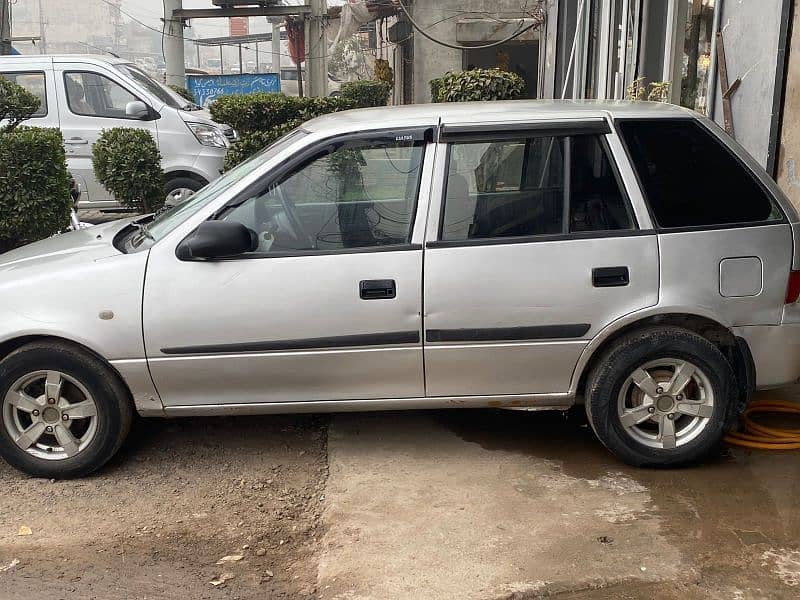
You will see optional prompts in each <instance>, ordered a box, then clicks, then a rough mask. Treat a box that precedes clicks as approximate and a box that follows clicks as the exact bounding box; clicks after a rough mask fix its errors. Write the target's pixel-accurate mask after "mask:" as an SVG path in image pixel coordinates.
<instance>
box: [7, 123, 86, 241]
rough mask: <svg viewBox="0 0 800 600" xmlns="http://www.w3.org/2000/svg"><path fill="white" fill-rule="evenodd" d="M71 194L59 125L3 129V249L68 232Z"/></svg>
mask: <svg viewBox="0 0 800 600" xmlns="http://www.w3.org/2000/svg"><path fill="white" fill-rule="evenodd" d="M71 207H72V198H71V197H70V195H69V174H68V173H67V162H66V156H65V154H64V139H63V137H62V136H61V132H60V131H59V130H58V129H38V128H33V127H20V128H18V129H16V130H15V131H13V132H11V133H2V134H0V252H6V251H7V250H11V249H13V248H17V247H19V246H23V245H25V244H27V243H30V242H34V241H36V240H40V239H43V238H47V237H50V236H51V235H54V234H56V233H58V232H60V231H63V230H64V229H65V228H66V227H67V225H69V215H70V209H71Z"/></svg>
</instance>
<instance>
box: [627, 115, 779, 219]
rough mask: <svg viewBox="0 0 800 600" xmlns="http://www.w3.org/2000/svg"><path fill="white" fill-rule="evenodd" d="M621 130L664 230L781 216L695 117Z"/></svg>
mask: <svg viewBox="0 0 800 600" xmlns="http://www.w3.org/2000/svg"><path fill="white" fill-rule="evenodd" d="M619 130H620V133H621V134H622V137H623V139H624V141H625V144H626V145H627V147H628V152H629V154H630V157H631V161H632V162H633V165H634V167H635V169H636V172H637V173H638V175H639V181H640V182H641V184H642V188H643V192H644V194H645V197H646V198H647V201H648V203H649V205H650V209H651V210H652V212H653V216H654V217H655V220H656V223H658V225H659V226H661V227H697V226H713V225H727V224H732V223H757V222H763V221H774V220H780V219H781V218H782V216H781V213H780V210H779V209H778V208H777V207H776V206H775V204H774V202H773V200H772V198H771V197H770V195H769V194H768V192H767V191H766V190H765V189H764V188H763V187H762V186H761V185H760V184H759V182H758V181H757V180H756V178H755V176H754V174H753V173H751V172H750V171H749V170H748V169H747V167H745V166H744V164H742V163H741V162H739V161H738V160H737V159H736V158H735V156H734V155H733V154H732V153H731V152H730V151H729V150H728V149H727V148H725V146H724V145H723V144H722V142H721V141H720V140H718V139H717V138H716V136H714V134H712V133H711V132H710V131H708V130H707V129H705V128H704V127H703V126H702V125H700V124H699V123H698V122H696V121H695V120H694V119H680V120H677V119H673V120H665V119H658V120H650V121H638V120H624V121H620V122H619Z"/></svg>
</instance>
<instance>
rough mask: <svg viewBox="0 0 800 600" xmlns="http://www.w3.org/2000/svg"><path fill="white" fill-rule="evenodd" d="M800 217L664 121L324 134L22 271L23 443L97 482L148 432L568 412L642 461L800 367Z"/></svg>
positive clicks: (580, 120) (574, 110) (426, 113)
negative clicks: (344, 415) (236, 421)
mask: <svg viewBox="0 0 800 600" xmlns="http://www.w3.org/2000/svg"><path fill="white" fill-rule="evenodd" d="M799 233H800V225H799V224H798V215H797V213H796V212H795V210H794V208H793V207H792V205H791V204H790V203H789V202H788V201H787V199H786V198H785V197H784V196H783V194H782V193H781V192H780V191H779V189H778V188H777V187H776V185H775V184H774V182H772V181H771V180H770V178H769V177H768V176H767V174H766V173H765V172H764V171H763V170H762V169H761V168H760V167H759V166H758V165H757V164H756V163H755V161H754V160H753V159H752V158H751V157H749V156H748V155H747V153H746V152H745V151H744V150H743V149H742V148H741V147H740V146H738V145H737V144H736V143H735V142H733V141H732V140H730V139H729V138H728V137H726V136H725V135H724V134H723V133H721V132H720V131H719V130H718V128H717V127H716V126H715V125H714V124H713V123H711V122H709V121H707V120H704V119H702V118H700V117H698V116H697V115H696V114H694V113H691V112H688V111H684V110H682V109H680V108H676V107H673V106H666V105H653V104H647V103H634V104H628V103H609V104H597V103H573V102H566V103H565V102H527V101H524V102H522V101H520V102H510V103H505V102H496V103H485V104H454V105H431V106H410V107H391V108H381V109H367V110H360V111H351V112H345V113H338V114H336V115H330V116H326V117H322V118H319V119H315V120H313V121H310V122H308V123H306V124H305V125H303V127H302V128H300V129H297V130H295V131H294V132H292V133H290V134H289V135H287V136H286V137H284V138H282V139H281V140H279V141H278V142H276V143H275V144H274V145H273V146H271V147H269V148H268V149H266V150H264V151H263V152H262V153H261V154H259V155H258V156H257V157H255V158H253V159H251V160H250V161H248V162H246V163H244V164H242V165H240V166H239V167H237V168H236V169H234V170H232V171H231V172H230V173H228V174H227V175H226V176H225V177H223V178H221V179H219V180H218V181H216V182H214V183H213V184H211V185H209V186H208V187H206V188H204V189H203V190H202V191H200V192H199V193H197V194H196V195H195V196H193V198H192V199H191V200H190V201H189V202H187V203H185V204H183V205H180V206H177V207H174V208H172V209H170V210H169V211H167V212H165V213H163V214H160V215H158V216H156V217H152V216H150V217H144V218H138V219H128V220H123V221H118V222H115V223H111V224H107V225H102V226H98V227H95V228H91V229H88V230H82V231H77V232H74V233H68V234H64V235H61V236H58V237H56V238H52V239H49V240H45V241H42V242H38V243H36V244H32V245H30V246H27V247H24V248H21V249H18V250H15V251H12V252H9V253H6V254H4V255H2V256H0V359H2V362H0V400H1V401H2V426H0V453H2V455H3V457H5V459H6V460H7V461H8V462H9V463H11V464H12V465H14V466H15V467H17V468H19V469H21V470H23V471H25V472H27V473H30V474H33V475H36V476H44V477H75V476H81V475H85V474H87V473H90V472H91V471H93V470H95V469H97V468H99V467H100V466H102V465H103V464H104V463H105V462H106V461H107V460H108V459H109V458H110V457H111V456H112V455H113V454H114V453H115V452H116V451H117V449H118V448H119V447H120V445H121V444H122V442H123V440H124V439H125V436H126V434H127V432H128V429H129V427H130V424H131V420H132V417H133V414H134V412H138V413H139V414H140V415H142V416H147V417H178V416H194V415H252V414H267V413H282V412H324V411H353V410H387V409H388V410H396V409H421V408H448V407H452V408H456V407H457V408H472V407H496V408H528V409H567V408H568V407H570V406H572V405H574V404H576V403H585V405H586V412H587V414H588V417H589V421H590V423H591V425H592V427H593V428H594V431H595V432H596V434H597V436H598V437H599V438H600V440H602V442H603V443H604V444H605V445H606V446H607V447H608V448H609V449H610V450H611V451H612V452H614V453H615V454H616V455H617V456H619V457H620V458H621V459H622V460H624V461H626V462H628V463H631V464H633V465H642V466H645V465H676V464H680V463H686V462H688V461H693V460H696V459H698V458H700V457H702V456H703V455H705V454H706V453H708V452H709V451H711V450H712V449H713V448H714V447H715V446H717V445H718V444H719V443H720V441H721V439H722V437H723V434H724V432H725V431H726V430H727V429H728V428H730V427H731V426H732V425H733V424H734V422H735V420H736V417H737V415H738V414H739V412H740V411H741V410H742V408H743V407H744V406H745V404H746V403H747V402H748V399H749V398H750V395H751V393H752V391H753V390H754V389H759V388H766V387H770V386H778V385H782V384H786V383H791V382H794V381H795V380H797V379H798V377H800V304H798V303H796V301H797V299H798V295H800V245H799V244H798V234H799Z"/></svg>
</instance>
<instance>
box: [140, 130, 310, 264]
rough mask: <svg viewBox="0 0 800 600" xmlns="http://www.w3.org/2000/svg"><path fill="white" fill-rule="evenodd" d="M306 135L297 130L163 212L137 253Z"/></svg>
mask: <svg viewBox="0 0 800 600" xmlns="http://www.w3.org/2000/svg"><path fill="white" fill-rule="evenodd" d="M306 135H308V134H307V133H306V132H305V131H303V130H302V129H295V130H294V131H292V132H290V133H288V134H287V135H285V136H283V137H282V138H280V139H279V140H277V141H276V142H274V143H273V144H272V145H270V146H267V147H266V148H265V149H264V150H262V151H261V152H259V153H258V154H256V155H254V156H252V157H251V158H249V159H248V160H246V161H245V162H243V163H242V164H240V165H238V166H236V167H235V168H233V169H231V170H230V171H228V172H227V173H225V175H223V176H222V177H220V178H219V179H217V180H216V181H214V182H213V183H211V184H209V185H207V186H206V187H204V188H203V189H201V190H200V191H199V192H197V193H196V194H194V195H193V196H192V197H191V198H189V199H188V200H187V201H186V202H183V203H181V204H178V205H176V206H174V207H172V208H169V209H167V210H165V211H163V212H161V213H159V214H158V215H156V216H155V217H154V218H153V220H152V221H151V222H150V223H149V224H147V225H146V226H144V227H143V228H141V229H140V232H139V235H138V237H139V238H140V239H138V240H137V243H134V244H133V246H134V247H135V249H137V250H139V249H144V248H147V247H149V246H151V245H152V244H154V243H156V242H157V241H158V240H160V239H163V238H164V237H165V236H166V235H167V234H169V233H170V232H171V231H172V230H173V229H175V228H176V227H177V226H178V225H180V224H181V223H183V222H184V221H185V220H186V219H188V218H189V217H191V216H192V215H194V214H195V213H197V211H199V210H201V209H203V208H204V207H205V206H207V205H208V204H210V203H211V202H212V201H213V200H215V199H216V198H217V197H218V196H219V195H220V193H222V192H224V191H225V190H227V189H228V188H230V187H231V186H233V185H235V184H236V183H238V182H239V181H240V180H241V179H242V178H243V177H246V176H247V175H249V174H250V173H252V172H253V171H254V170H256V169H257V168H258V167H259V166H261V165H262V164H263V163H265V162H266V161H268V160H270V159H271V158H273V157H274V156H276V155H278V154H279V153H280V152H282V151H283V150H284V149H285V148H287V147H288V146H289V145H290V144H292V143H294V142H295V141H297V140H298V139H300V138H302V137H305V136H306Z"/></svg>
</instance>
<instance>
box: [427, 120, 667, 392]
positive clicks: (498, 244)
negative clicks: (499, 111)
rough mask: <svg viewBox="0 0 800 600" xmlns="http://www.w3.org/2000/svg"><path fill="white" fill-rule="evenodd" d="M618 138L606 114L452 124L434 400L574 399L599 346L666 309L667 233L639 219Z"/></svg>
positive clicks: (431, 250) (431, 379)
mask: <svg viewBox="0 0 800 600" xmlns="http://www.w3.org/2000/svg"><path fill="white" fill-rule="evenodd" d="M531 127H532V126H531ZM608 133H609V130H608V126H607V124H606V123H605V121H602V120H601V121H590V122H586V123H572V122H570V123H564V124H563V125H562V124H558V123H549V124H547V126H546V127H540V128H538V129H537V128H533V127H532V128H531V129H530V130H529V131H525V127H524V126H514V127H512V128H507V129H505V130H503V129H501V128H498V130H497V131H491V132H488V133H487V132H486V128H482V131H481V132H479V133H475V131H474V128H472V127H470V126H465V127H463V128H458V127H447V126H445V129H444V136H443V142H445V143H446V144H447V150H446V156H447V158H446V161H443V162H442V163H441V164H440V165H439V166H437V173H439V172H441V173H442V175H441V180H442V187H443V188H444V189H443V190H442V193H441V198H442V202H441V204H442V206H441V207H439V208H440V210H432V212H431V221H430V222H429V224H428V240H430V241H429V242H428V243H427V244H426V255H425V273H424V282H425V283H424V288H425V296H424V298H425V378H426V385H427V394H428V396H475V395H491V396H507V397H508V400H509V403H513V402H518V401H519V398H517V397H518V396H524V395H531V394H543V395H547V396H553V395H562V396H564V398H565V402H567V401H568V399H567V397H566V396H567V393H568V391H569V388H570V380H571V378H572V376H573V371H574V369H575V366H576V363H577V361H578V358H579V356H580V354H581V352H582V351H583V350H584V348H585V347H586V345H587V344H588V342H589V340H591V339H592V337H593V336H594V335H596V334H597V332H599V331H601V330H602V329H603V328H604V327H606V326H607V325H609V324H610V323H611V322H613V321H614V320H616V319H618V318H619V317H622V316H623V315H625V314H628V313H630V312H632V311H635V310H637V309H641V308H644V307H647V306H652V305H655V304H656V303H657V301H658V292H659V274H658V242H657V238H656V235H655V233H654V232H652V231H642V230H640V229H639V228H638V226H637V219H636V215H635V214H634V212H633V210H632V208H631V204H630V202H629V198H628V195H627V194H626V193H625V188H624V186H623V185H622V183H621V179H620V176H619V173H618V171H617V169H616V166H615V163H614V161H613V159H612V157H611V155H610V152H609V145H608V143H609V140H608V139H607V134H608ZM440 154H445V152H444V150H443V152H441V153H440ZM550 403H552V402H550Z"/></svg>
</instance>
